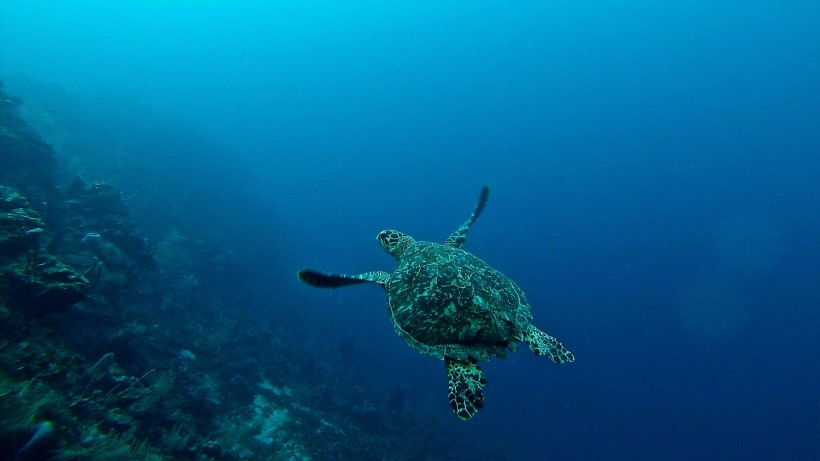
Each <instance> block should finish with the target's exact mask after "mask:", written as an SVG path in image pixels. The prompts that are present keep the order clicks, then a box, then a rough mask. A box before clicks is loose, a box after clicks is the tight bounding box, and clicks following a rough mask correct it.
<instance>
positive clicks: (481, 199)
mask: <svg viewBox="0 0 820 461" xmlns="http://www.w3.org/2000/svg"><path fill="white" fill-rule="evenodd" d="M489 196H490V186H488V185H486V184H484V186H483V187H482V188H481V195H479V196H478V202H477V203H476V204H475V209H474V210H473V214H471V215H470V218H469V219H467V221H465V222H464V224H462V225H461V227H459V228H458V229H457V230H456V231H455V232H453V233H452V234H451V235H450V236H449V237H447V240H445V241H444V244H445V245H447V246H451V247H456V248H461V247H462V246H463V245H464V241H465V240H466V239H467V231H469V230H470V228H471V227H473V224H475V222H476V220H477V219H478V217H479V216H481V212H482V211H484V206H486V205H487V197H489Z"/></svg>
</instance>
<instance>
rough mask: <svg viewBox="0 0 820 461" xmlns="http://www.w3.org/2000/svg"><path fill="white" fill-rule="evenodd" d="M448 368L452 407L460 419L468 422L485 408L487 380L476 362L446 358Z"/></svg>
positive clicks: (449, 394) (449, 395) (449, 396)
mask: <svg viewBox="0 0 820 461" xmlns="http://www.w3.org/2000/svg"><path fill="white" fill-rule="evenodd" d="M444 363H445V365H446V366H447V382H448V386H449V393H448V398H449V399H450V407H451V408H452V409H453V412H454V413H455V414H456V416H458V417H459V418H461V419H463V420H468V419H470V418H472V417H473V415H475V414H476V413H478V411H479V410H481V409H482V408H484V386H485V385H486V384H487V378H486V377H484V372H483V371H482V370H481V368H479V367H478V364H477V363H475V362H466V361H463V360H455V359H451V358H449V357H445V358H444Z"/></svg>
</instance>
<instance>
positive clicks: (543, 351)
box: [523, 325, 575, 363]
mask: <svg viewBox="0 0 820 461" xmlns="http://www.w3.org/2000/svg"><path fill="white" fill-rule="evenodd" d="M523 339H524V341H525V342H526V343H527V345H528V346H530V350H532V351H533V352H535V355H547V356H549V358H550V360H552V361H553V362H555V363H566V362H574V361H575V356H574V355H572V352H570V351H569V349H567V348H566V347H564V345H563V344H561V341H558V340H557V339H555V338H553V337H552V336H550V335H548V334H546V333H544V332H543V331H541V330H539V329H538V328H536V327H534V326H532V325H530V326H529V328H527V331H525V332H524V338H523Z"/></svg>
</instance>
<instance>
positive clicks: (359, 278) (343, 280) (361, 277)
mask: <svg viewBox="0 0 820 461" xmlns="http://www.w3.org/2000/svg"><path fill="white" fill-rule="evenodd" d="M296 275H297V277H299V280H301V281H302V282H304V283H307V284H308V285H310V286H314V287H319V288H339V287H346V286H348V285H358V284H360V283H378V284H379V285H381V286H382V287H383V286H384V285H385V284H386V283H387V280H388V279H389V278H390V274H388V273H387V272H384V271H373V272H365V273H364V274H357V275H347V274H328V273H325V272H319V271H316V270H313V269H302V270H300V271H299V272H298V273H297V274H296Z"/></svg>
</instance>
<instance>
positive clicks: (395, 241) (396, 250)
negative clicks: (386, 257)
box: [376, 229, 416, 259]
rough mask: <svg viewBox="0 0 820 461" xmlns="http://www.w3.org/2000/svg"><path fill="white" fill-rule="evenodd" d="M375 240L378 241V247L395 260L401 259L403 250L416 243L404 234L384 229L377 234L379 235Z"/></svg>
mask: <svg viewBox="0 0 820 461" xmlns="http://www.w3.org/2000/svg"><path fill="white" fill-rule="evenodd" d="M376 240H378V241H379V245H381V246H382V248H384V251H386V252H388V253H390V254H391V255H393V257H394V258H396V259H399V258H401V255H402V253H404V250H406V249H407V247H408V246H410V245H411V244H412V243H413V242H415V241H416V240H415V239H414V238H413V237H410V236H409V235H407V234H405V233H404V232H399V231H397V230H393V229H385V230H383V231H381V232H379V235H377V236H376Z"/></svg>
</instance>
